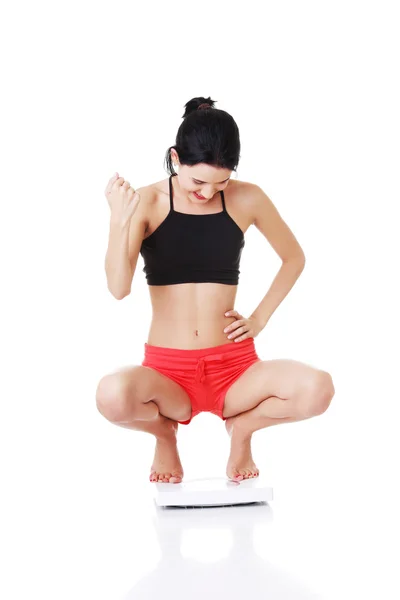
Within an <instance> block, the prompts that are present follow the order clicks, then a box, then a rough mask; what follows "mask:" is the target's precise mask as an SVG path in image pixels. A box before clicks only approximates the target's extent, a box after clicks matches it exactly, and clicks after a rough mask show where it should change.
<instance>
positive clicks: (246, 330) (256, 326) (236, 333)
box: [224, 310, 264, 342]
mask: <svg viewBox="0 0 400 600" xmlns="http://www.w3.org/2000/svg"><path fill="white" fill-rule="evenodd" d="M225 316H226V317H235V319H236V321H234V322H233V323H231V324H230V325H228V326H227V327H225V329H224V333H228V338H229V339H233V340H234V341H235V342H241V341H243V340H245V339H246V338H250V337H253V338H255V337H256V336H257V335H258V334H259V333H260V331H262V330H263V329H264V327H262V326H261V323H259V322H258V321H257V320H256V319H255V318H254V317H249V318H248V319H246V317H243V315H241V314H239V313H238V312H237V311H236V310H229V311H228V312H226V313H225Z"/></svg>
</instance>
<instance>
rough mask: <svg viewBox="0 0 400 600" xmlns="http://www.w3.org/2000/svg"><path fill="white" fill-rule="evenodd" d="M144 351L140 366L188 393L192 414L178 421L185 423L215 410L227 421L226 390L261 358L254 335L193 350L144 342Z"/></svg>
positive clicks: (216, 413)
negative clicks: (161, 375) (147, 368)
mask: <svg viewBox="0 0 400 600" xmlns="http://www.w3.org/2000/svg"><path fill="white" fill-rule="evenodd" d="M144 353H145V356H144V359H143V362H142V366H144V367H151V368H152V369H155V370H156V371H158V372H159V373H162V374H163V375H166V376H167V377H169V378H170V379H172V380H173V381H175V382H176V383H178V384H179V385H180V386H182V387H183V389H184V390H185V391H186V393H187V394H188V396H189V398H190V400H191V403H192V416H191V418H190V419H189V420H188V421H178V423H181V424H182V425H188V424H189V423H190V421H191V420H192V419H193V417H195V416H196V415H198V414H199V413H201V412H211V413H214V414H215V415H217V416H218V417H220V418H221V419H222V420H223V421H226V419H225V418H224V417H223V416H222V411H223V408H224V402H225V395H226V392H227V391H228V389H229V388H230V386H231V385H232V384H233V383H234V382H235V381H236V380H237V379H238V378H239V377H240V376H241V375H242V374H243V373H244V372H245V371H246V369H248V368H249V367H250V366H251V365H252V364H254V363H255V362H258V361H260V360H261V358H259V357H258V355H257V352H256V350H255V345H254V338H246V339H245V340H243V341H242V342H228V343H226V344H222V345H221V346H212V347H211V348H200V349H195V350H181V349H179V348H165V347H163V346H151V345H149V344H146V343H145V345H144Z"/></svg>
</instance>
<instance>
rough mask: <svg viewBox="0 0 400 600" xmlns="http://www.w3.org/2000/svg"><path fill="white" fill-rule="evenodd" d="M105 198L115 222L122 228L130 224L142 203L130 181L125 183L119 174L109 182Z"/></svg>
mask: <svg viewBox="0 0 400 600" xmlns="http://www.w3.org/2000/svg"><path fill="white" fill-rule="evenodd" d="M104 194H105V197H106V198H107V201H108V204H109V206H110V210H111V218H112V219H113V221H117V222H119V223H120V224H121V225H122V226H125V225H126V224H127V223H129V221H130V219H131V217H132V215H133V214H134V212H135V211H136V209H137V207H138V204H139V202H140V194H139V193H138V192H135V190H134V189H133V188H132V187H131V185H130V183H129V181H125V180H124V178H123V177H120V176H119V175H118V173H115V175H113V176H112V177H111V179H110V180H109V182H108V184H107V187H106V189H105V192H104Z"/></svg>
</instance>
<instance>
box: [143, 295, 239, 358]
mask: <svg viewBox="0 0 400 600" xmlns="http://www.w3.org/2000/svg"><path fill="white" fill-rule="evenodd" d="M237 287H238V286H237V285H225V284H220V283H183V284H175V285H166V286H149V289H150V297H151V301H152V308H153V318H152V321H151V326H150V331H149V335H148V341H147V343H148V344H151V345H153V346H164V347H169V348H181V349H197V348H210V347H212V346H220V345H221V344H227V343H230V342H232V343H234V341H233V340H232V339H231V340H229V339H228V337H227V336H228V334H227V333H224V331H223V330H224V329H225V327H227V326H228V325H229V324H230V323H232V322H233V321H235V320H236V319H235V318H232V317H225V313H226V312H227V311H228V310H234V306H235V298H236V292H237Z"/></svg>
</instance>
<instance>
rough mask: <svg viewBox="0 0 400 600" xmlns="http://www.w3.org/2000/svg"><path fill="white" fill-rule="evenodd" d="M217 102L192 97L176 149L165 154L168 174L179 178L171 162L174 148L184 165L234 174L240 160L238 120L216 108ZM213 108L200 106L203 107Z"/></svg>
mask: <svg viewBox="0 0 400 600" xmlns="http://www.w3.org/2000/svg"><path fill="white" fill-rule="evenodd" d="M215 102H216V101H215V100H211V98H210V97H208V98H202V97H199V98H192V99H191V100H189V102H187V103H186V104H185V112H184V114H183V116H182V118H183V122H182V123H181V125H180V127H179V129H178V133H177V134H176V141H175V146H170V147H169V148H168V150H167V153H166V155H165V162H166V165H167V171H168V173H169V174H170V175H172V174H174V175H176V173H175V171H174V168H173V164H172V163H173V161H172V159H171V149H172V148H174V149H175V150H176V152H177V154H178V156H179V162H180V163H181V164H182V165H196V164H198V163H206V164H209V165H212V166H215V167H219V168H223V169H230V170H231V171H235V170H236V167H237V165H238V163H239V158H240V139H239V129H238V126H237V125H236V122H235V120H234V119H233V117H231V115H230V114H229V113H227V112H225V111H224V110H220V109H218V108H214V104H215ZM205 103H207V104H209V105H210V107H201V108H200V110H197V109H198V107H199V106H200V105H201V104H205Z"/></svg>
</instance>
